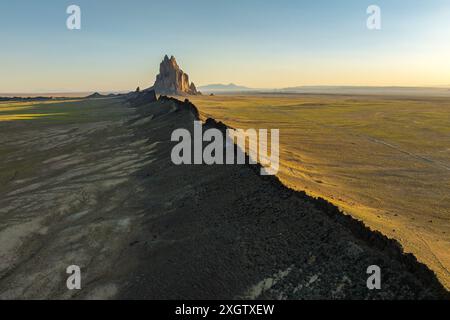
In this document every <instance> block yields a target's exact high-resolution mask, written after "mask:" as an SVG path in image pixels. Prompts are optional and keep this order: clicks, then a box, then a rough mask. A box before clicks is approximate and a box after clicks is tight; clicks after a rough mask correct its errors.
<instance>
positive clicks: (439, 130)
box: [190, 94, 450, 289]
mask: <svg viewBox="0 0 450 320" xmlns="http://www.w3.org/2000/svg"><path fill="white" fill-rule="evenodd" d="M190 100H191V101H192V102H193V103H194V104H195V105H196V106H197V107H198V108H199V109H200V112H201V114H202V116H203V117H213V118H215V119H217V120H220V121H222V122H224V123H225V124H227V125H229V126H232V127H234V128H241V129H247V128H255V129H258V128H267V129H269V128H276V129H280V171H279V173H278V176H279V178H280V179H281V180H282V182H283V183H284V184H286V185H288V186H290V187H292V188H294V189H298V190H305V191H306V192H307V193H308V194H310V195H312V196H316V197H322V198H325V199H327V200H329V201H330V202H332V203H334V204H336V205H338V206H339V207H340V208H341V209H343V210H344V211H345V212H347V213H349V214H351V215H352V216H354V217H356V218H358V219H360V220H362V221H364V222H365V224H366V225H368V226H369V227H370V228H372V229H376V230H379V231H381V232H383V233H384V234H385V235H387V236H388V237H391V238H395V239H397V240H399V241H400V243H401V244H402V245H403V247H404V249H405V251H406V252H412V253H414V254H415V255H416V257H417V258H418V260H419V261H421V262H424V263H425V264H427V265H428V266H429V267H430V268H431V269H432V270H434V271H435V272H436V274H437V275H438V277H439V279H440V281H441V282H442V283H443V284H444V285H445V286H446V287H447V289H448V288H450V276H449V275H450V273H449V268H450V235H449V233H450V99H449V98H438V97H426V98H418V97H393V96H348V95H286V94H285V95H281V94H280V95H276V94H273V95H263V94H261V95H240V96H231V95H223V96H199V97H191V98H190Z"/></svg>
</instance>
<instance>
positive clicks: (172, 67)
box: [149, 55, 200, 95]
mask: <svg viewBox="0 0 450 320" xmlns="http://www.w3.org/2000/svg"><path fill="white" fill-rule="evenodd" d="M149 89H153V90H155V92H156V93H157V94H162V95H197V94H200V92H198V91H197V89H196V87H195V85H194V83H193V82H192V83H189V76H188V75H187V74H186V73H184V72H183V70H181V69H180V67H179V66H178V64H177V61H176V60H175V57H174V56H172V57H171V58H170V59H169V57H168V56H167V55H166V56H165V57H164V60H163V61H162V62H161V64H160V66H159V74H158V75H157V76H156V81H155V84H154V85H153V87H152V88H149Z"/></svg>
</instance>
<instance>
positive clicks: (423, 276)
mask: <svg viewBox="0 0 450 320" xmlns="http://www.w3.org/2000/svg"><path fill="white" fill-rule="evenodd" d="M159 101H162V102H164V101H166V102H172V103H174V104H175V105H176V106H177V107H178V108H179V109H180V110H188V111H190V112H191V113H192V114H193V115H194V117H195V118H196V119H197V120H201V119H200V113H199V110H198V109H197V107H196V106H195V105H194V104H193V103H191V102H190V101H189V100H188V99H185V100H184V102H183V101H180V100H178V99H175V98H172V97H167V96H160V97H159ZM204 125H205V126H206V127H210V128H216V129H218V130H220V131H221V132H222V133H223V134H225V132H226V130H227V129H233V128H232V127H229V126H227V125H226V124H224V123H223V122H221V121H217V120H215V119H213V118H207V119H206V120H205V121H204ZM235 145H236V144H235ZM245 157H246V159H245V160H246V161H245V163H246V164H245V165H246V166H247V167H249V168H250V169H251V170H252V171H253V172H254V173H255V175H256V176H258V178H259V179H261V180H263V181H266V182H268V183H270V184H271V185H272V186H273V187H274V188H275V189H276V190H279V191H280V197H281V198H282V199H288V198H289V197H298V198H301V199H302V200H306V201H308V202H309V203H311V204H313V205H314V207H315V208H317V209H318V210H320V211H321V212H323V213H324V214H326V215H327V216H328V217H329V218H331V219H332V220H333V221H335V222H337V223H339V224H340V225H342V226H343V227H344V228H346V229H347V230H349V231H350V233H351V234H352V235H353V236H355V237H356V238H358V239H360V240H362V241H364V242H365V243H366V244H367V245H368V246H369V247H371V248H375V249H377V250H379V251H382V252H383V253H385V254H386V255H387V256H389V257H390V258H392V259H394V260H396V261H398V262H399V263H400V264H401V265H402V266H404V267H405V269H406V270H407V271H408V272H410V273H411V274H413V275H414V276H415V277H416V278H417V279H418V280H419V281H420V282H421V283H422V284H424V285H425V286H427V287H428V288H429V289H432V290H433V291H435V292H436V294H437V295H438V297H440V298H442V299H450V292H449V291H447V289H446V288H445V287H444V286H443V285H442V283H440V282H439V280H438V278H437V276H436V274H435V273H434V272H433V271H432V270H431V269H429V268H428V266H426V265H425V264H423V263H421V262H419V261H418V260H417V258H416V257H415V256H414V254H412V253H405V252H404V249H403V247H402V245H401V244H400V243H399V242H398V241H397V240H395V239H391V238H388V237H387V236H385V235H384V234H382V233H381V232H380V231H376V230H371V229H370V228H369V227H368V226H366V225H365V224H364V222H363V221H361V220H358V219H355V218H354V217H352V216H350V215H348V214H345V213H344V212H343V211H341V210H340V209H339V208H338V207H337V206H335V205H334V204H332V203H330V202H328V201H327V200H325V199H323V198H320V197H319V198H314V197H312V196H309V195H307V194H306V192H304V191H297V190H294V189H291V188H289V187H287V186H286V185H284V184H283V183H282V182H281V181H280V179H279V178H278V177H277V176H262V175H260V170H261V168H263V167H262V166H261V164H259V163H257V164H249V161H248V160H249V156H248V154H245Z"/></svg>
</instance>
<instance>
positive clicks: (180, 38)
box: [0, 0, 450, 92]
mask: <svg viewBox="0 0 450 320" xmlns="http://www.w3.org/2000/svg"><path fill="white" fill-rule="evenodd" d="M70 4H76V5H79V6H80V7H81V12H82V28H81V30H74V31H70V30H68V29H67V28H66V19H67V17H68V15H67V14H66V8H67V7H68V6H69V5H70ZM370 4H376V5H378V6H380V7H381V10H382V11H381V13H382V30H380V31H369V30H368V29H367V28H366V19H367V16H368V15H367V14H366V9H367V7H368V6H369V5H370ZM449 40H450V1H448V0H409V1H400V0H382V1H381V0H371V1H366V0H345V1H334V0H328V1H325V0H315V1H302V0H278V1H268V0H267V1H266V0H258V1H256V0H239V1H238V0H235V1H233V0H208V1H207V0H190V1H189V0H182V1H178V0H171V1H150V0H146V1H144V0H135V1H133V0H129V1H118V0H110V1H107V0H73V1H64V0H42V1H34V0H28V1H24V0H14V1H2V2H1V3H0V41H1V42H0V43H1V50H0V61H1V67H2V68H1V72H0V74H1V75H0V92H54V91H91V90H128V89H133V88H135V87H136V86H138V85H139V86H141V87H147V86H150V85H152V84H153V81H154V79H155V76H156V73H157V71H158V66H159V62H160V60H161V59H162V58H163V56H164V54H166V53H167V54H168V55H175V57H176V58H177V60H178V62H179V64H180V66H181V67H182V69H183V70H184V71H185V72H187V73H188V74H189V75H190V77H191V80H193V81H194V82H195V83H196V84H197V85H203V84H208V83H220V82H222V83H229V82H235V83H238V84H242V85H247V86H252V87H261V88H263V87H266V88H269V87H287V86H295V85H319V84H321V85H338V84H339V85H425V86H428V85H429V86H431V85H450V60H449V57H450V45H449V43H450V41H449Z"/></svg>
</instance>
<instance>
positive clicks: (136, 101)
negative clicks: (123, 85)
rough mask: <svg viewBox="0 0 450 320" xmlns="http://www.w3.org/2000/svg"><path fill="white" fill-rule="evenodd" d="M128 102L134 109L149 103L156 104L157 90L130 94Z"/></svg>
mask: <svg viewBox="0 0 450 320" xmlns="http://www.w3.org/2000/svg"><path fill="white" fill-rule="evenodd" d="M127 98H128V99H127V100H128V102H129V103H130V105H131V106H132V107H138V106H141V105H144V104H147V103H151V102H155V101H156V100H157V99H156V93H155V90H152V89H149V90H144V91H137V90H136V91H135V92H131V93H129V94H128V97H127Z"/></svg>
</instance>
